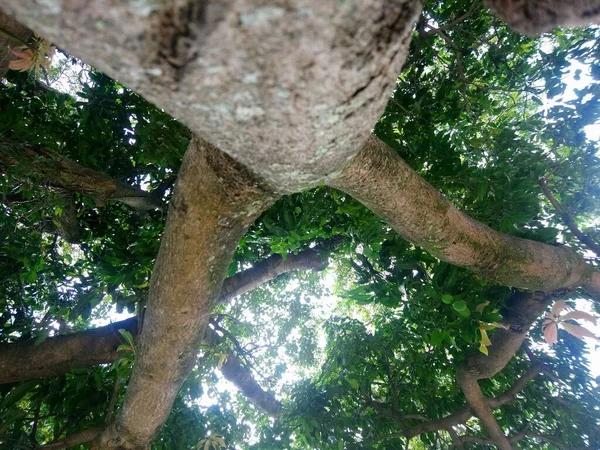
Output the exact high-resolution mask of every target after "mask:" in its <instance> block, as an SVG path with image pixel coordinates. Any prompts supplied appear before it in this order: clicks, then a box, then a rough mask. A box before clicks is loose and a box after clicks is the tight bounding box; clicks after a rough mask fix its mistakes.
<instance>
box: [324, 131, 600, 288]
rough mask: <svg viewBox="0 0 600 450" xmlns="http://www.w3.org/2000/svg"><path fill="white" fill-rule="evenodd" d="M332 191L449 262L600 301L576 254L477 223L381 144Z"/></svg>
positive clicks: (361, 156) (369, 146) (367, 150)
mask: <svg viewBox="0 0 600 450" xmlns="http://www.w3.org/2000/svg"><path fill="white" fill-rule="evenodd" d="M328 184H329V185H330V186H333V187H335V188H338V189H340V190H342V191H344V192H347V193H348V194H350V195H352V196H353V197H354V198H356V199H357V200H359V201H360V202H361V203H362V204H364V205H365V206H366V207H367V208H369V209H370V210H372V211H373V212H374V213H375V214H377V215H379V216H380V217H383V218H384V219H385V220H386V221H387V222H388V223H389V224H390V225H391V226H392V227H393V228H394V229H395V230H396V231H397V232H398V233H400V234H401V235H402V236H403V237H404V238H405V239H407V240H409V241H410V242H412V243H413V244H415V245H418V246H420V247H423V248H424V249H426V250H427V251H429V252H430V253H431V254H433V255H435V256H436V257H438V258H440V259H442V260H444V261H448V262H449V263H452V264H456V265H459V266H463V267H466V268H468V269H470V270H472V271H474V272H477V273H479V274H481V275H483V276H485V277H488V278H491V279H493V280H496V281H498V282H500V283H503V284H506V285H508V286H513V287H518V288H521V289H527V290H531V291H544V292H550V291H553V290H556V289H560V288H568V287H577V286H582V287H584V288H586V289H587V290H588V291H589V292H590V293H592V294H595V295H600V273H599V272H596V271H594V267H593V266H591V265H589V264H587V263H586V262H585V260H584V259H583V258H582V257H581V256H580V255H579V254H577V253H576V252H575V251H574V250H573V249H571V248H569V247H566V246H552V245H547V244H543V243H541V242H535V241H530V240H526V239H520V238H516V237H512V236H508V235H505V234H502V233H499V232H497V231H495V230H492V229H491V228H490V227H488V226H486V225H484V224H482V223H481V222H477V221H476V220H473V219H471V218H470V217H469V216H467V215H466V214H465V213H463V212H461V211H459V210H458V209H456V208H455V207H454V206H453V205H452V204H451V203H450V202H449V201H448V200H447V199H446V198H444V196H443V195H442V194H440V193H439V191H437V190H436V189H435V188H434V187H433V186H431V185H430V184H429V183H427V181H425V180H424V179H423V178H422V177H421V176H419V174H417V173H416V172H415V171H414V170H412V169H411V168H410V167H409V166H408V164H406V163H405V162H404V161H403V160H402V158H400V157H399V156H398V155H397V154H396V153H395V152H394V151H393V150H392V149H390V148H389V147H387V145H385V144H384V143H383V142H381V141H380V140H379V139H377V138H375V137H371V138H369V139H368V140H367V141H366V142H365V144H364V145H363V147H362V149H361V151H360V152H359V153H358V154H357V155H356V156H355V157H354V158H353V159H352V160H350V161H349V162H348V163H347V164H346V165H345V167H343V169H342V170H341V171H340V172H339V173H338V174H336V175H335V176H332V177H331V178H330V180H329V181H328Z"/></svg>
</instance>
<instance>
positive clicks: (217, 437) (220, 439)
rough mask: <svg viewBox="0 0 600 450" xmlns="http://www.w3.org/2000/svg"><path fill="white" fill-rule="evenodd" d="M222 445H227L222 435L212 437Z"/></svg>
mask: <svg viewBox="0 0 600 450" xmlns="http://www.w3.org/2000/svg"><path fill="white" fill-rule="evenodd" d="M212 440H213V441H214V442H216V443H217V444H218V445H219V446H220V447H225V440H224V439H223V438H222V437H221V436H215V437H213V438H212Z"/></svg>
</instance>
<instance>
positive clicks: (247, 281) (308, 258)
mask: <svg viewBox="0 0 600 450" xmlns="http://www.w3.org/2000/svg"><path fill="white" fill-rule="evenodd" d="M326 265H327V263H326V261H324V260H323V257H322V256H321V255H320V254H319V252H318V251H317V250H312V249H310V250H305V251H302V252H300V253H298V254H296V255H293V254H292V255H288V256H287V257H286V259H285V260H284V259H283V258H282V257H281V255H273V256H270V257H268V258H267V259H265V260H263V261H260V262H258V263H256V264H255V265H254V266H253V267H252V268H250V269H247V270H244V271H243V272H240V273H238V274H236V276H235V278H234V277H231V278H228V279H227V280H226V282H225V284H223V289H222V291H221V298H220V300H219V302H228V301H230V300H231V299H232V298H234V297H237V296H238V295H241V294H243V293H245V292H249V291H251V290H252V289H254V288H256V287H257V286H260V285H261V284H263V283H265V282H266V281H269V280H271V279H273V278H275V277H277V276H278V275H280V274H282V273H287V272H290V271H292V270H302V269H312V270H323V269H325V267H326ZM230 280H231V281H230Z"/></svg>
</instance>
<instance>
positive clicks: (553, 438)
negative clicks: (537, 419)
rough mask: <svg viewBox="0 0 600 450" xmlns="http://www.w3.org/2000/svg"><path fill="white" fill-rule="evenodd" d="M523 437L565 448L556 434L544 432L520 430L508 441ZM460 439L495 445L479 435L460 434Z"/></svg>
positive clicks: (473, 442) (472, 442)
mask: <svg viewBox="0 0 600 450" xmlns="http://www.w3.org/2000/svg"><path fill="white" fill-rule="evenodd" d="M525 438H533V439H538V440H541V441H546V442H549V443H550V444H552V445H554V446H555V447H557V448H559V449H561V450H562V449H565V450H566V448H567V447H565V446H564V444H563V443H562V442H560V440H558V439H557V437H556V436H548V435H545V434H539V433H534V432H532V431H521V432H520V433H517V434H515V435H513V436H510V437H509V438H508V441H509V442H510V443H511V444H514V443H517V442H519V441H522V440H523V439H525ZM460 440H461V441H462V442H463V443H465V444H478V445H489V446H494V445H495V443H494V441H493V440H492V439H485V438H482V437H479V436H461V437H460Z"/></svg>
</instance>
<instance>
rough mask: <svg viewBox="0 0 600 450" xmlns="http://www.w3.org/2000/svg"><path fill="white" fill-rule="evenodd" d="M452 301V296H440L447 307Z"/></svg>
mask: <svg viewBox="0 0 600 450" xmlns="http://www.w3.org/2000/svg"><path fill="white" fill-rule="evenodd" d="M453 301H454V296H453V295H452V294H443V295H442V302H444V303H446V304H447V305H449V304H450V303H452V302H453Z"/></svg>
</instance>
